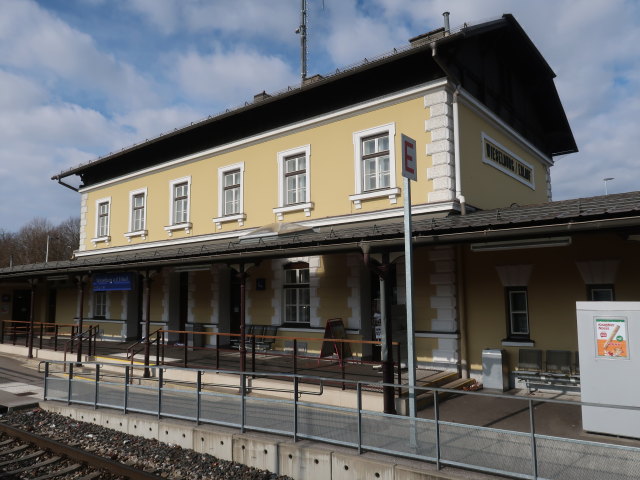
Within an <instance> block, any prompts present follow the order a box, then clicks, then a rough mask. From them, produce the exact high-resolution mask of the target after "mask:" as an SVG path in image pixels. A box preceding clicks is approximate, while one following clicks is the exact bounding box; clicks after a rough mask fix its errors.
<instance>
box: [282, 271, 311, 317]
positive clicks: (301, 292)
mask: <svg viewBox="0 0 640 480" xmlns="http://www.w3.org/2000/svg"><path fill="white" fill-rule="evenodd" d="M283 287H284V323H285V324H290V325H298V326H308V325H309V323H310V322H311V318H310V294H309V264H308V263H304V262H299V263H291V264H288V265H285V267H284V286H283Z"/></svg>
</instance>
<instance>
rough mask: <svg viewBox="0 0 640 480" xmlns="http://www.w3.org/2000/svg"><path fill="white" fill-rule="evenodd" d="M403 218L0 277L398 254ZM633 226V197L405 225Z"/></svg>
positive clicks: (89, 259) (476, 234) (547, 230)
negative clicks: (368, 252) (383, 250)
mask: <svg viewBox="0 0 640 480" xmlns="http://www.w3.org/2000/svg"><path fill="white" fill-rule="evenodd" d="M403 228H404V226H403V219H402V218H395V219H387V220H381V221H376V222H373V221H368V222H359V223H350V224H344V225H336V226H333V227H331V226H329V227H320V228H315V229H313V230H306V231H305V230H303V231H298V232H293V233H290V234H286V235H271V236H263V237H256V236H252V235H246V236H245V237H237V238H233V239H225V240H209V241H203V242H200V243H193V244H189V245H181V246H175V247H174V246H169V247H167V246H163V247H153V246H152V245H151V246H150V247H149V248H146V249H141V250H136V251H128V252H120V253H106V254H104V255H99V254H97V255H90V256H84V257H80V258H78V259H76V260H69V261H61V262H49V263H47V264H44V263H39V264H30V265H18V266H14V267H12V268H4V269H0V279H2V278H4V279H10V278H14V277H27V276H33V275H47V274H48V275H53V274H60V273H66V272H74V271H88V270H105V269H114V268H120V269H123V268H144V267H147V266H158V265H163V264H164V265H177V264H189V263H198V262H200V263H202V262H215V261H224V262H234V261H235V262H238V261H240V259H241V258H242V260H243V261H249V260H251V259H252V258H260V257H262V258H265V257H283V256H290V255H300V254H307V255H309V254H320V253H323V252H325V253H328V252H332V251H356V250H357V249H358V248H359V247H358V245H359V243H360V242H370V244H371V246H372V248H374V249H375V248H378V247H382V246H384V247H392V248H396V249H397V248H402V242H403V235H404V231H403ZM621 228H636V229H637V228H640V192H630V193H621V194H616V195H607V196H601V197H590V198H579V199H572V200H563V201H559V202H549V203H542V204H537V205H524V206H519V205H513V206H511V207H509V208H499V209H495V210H482V211H477V212H473V213H469V214H467V215H458V214H453V215H448V216H445V217H434V216H422V217H416V218H414V220H413V225H412V230H413V235H414V238H415V240H416V243H417V244H426V243H439V244H447V243H454V242H474V241H481V240H499V239H504V238H512V239H516V238H528V237H535V236H543V235H549V234H561V233H564V234H570V233H575V232H589V231H601V230H610V229H621Z"/></svg>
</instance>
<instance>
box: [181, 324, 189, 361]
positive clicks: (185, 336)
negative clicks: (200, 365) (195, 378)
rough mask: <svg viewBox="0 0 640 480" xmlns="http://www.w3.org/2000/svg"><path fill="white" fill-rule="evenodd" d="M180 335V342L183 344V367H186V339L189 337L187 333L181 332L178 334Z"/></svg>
mask: <svg viewBox="0 0 640 480" xmlns="http://www.w3.org/2000/svg"><path fill="white" fill-rule="evenodd" d="M180 335H181V336H182V344H183V345H184V347H183V348H184V368H187V364H188V358H187V355H188V348H187V340H188V339H189V337H187V333H186V332H184V333H181V334H180Z"/></svg>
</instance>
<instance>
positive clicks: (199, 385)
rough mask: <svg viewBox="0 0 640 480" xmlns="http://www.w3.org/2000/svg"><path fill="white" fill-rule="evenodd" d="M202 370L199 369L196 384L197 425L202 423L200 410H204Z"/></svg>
mask: <svg viewBox="0 0 640 480" xmlns="http://www.w3.org/2000/svg"><path fill="white" fill-rule="evenodd" d="M201 394H202V371H201V370H198V377H197V384H196V425H200V412H201V411H202V395H201Z"/></svg>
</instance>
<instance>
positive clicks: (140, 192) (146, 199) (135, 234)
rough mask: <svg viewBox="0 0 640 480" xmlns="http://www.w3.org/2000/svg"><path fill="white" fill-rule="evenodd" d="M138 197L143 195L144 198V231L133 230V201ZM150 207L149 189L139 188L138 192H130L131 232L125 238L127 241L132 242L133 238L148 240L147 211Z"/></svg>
mask: <svg viewBox="0 0 640 480" xmlns="http://www.w3.org/2000/svg"><path fill="white" fill-rule="evenodd" d="M138 195H142V196H143V198H144V209H143V214H142V224H143V228H142V229H138V230H134V228H133V226H134V225H133V199H134V198H135V197H136V196H138ZM148 206H149V195H148V193H147V189H146V188H139V189H137V190H132V191H130V192H129V231H128V232H127V233H125V234H124V236H125V237H127V240H128V241H129V242H131V239H132V238H133V237H142V239H143V240H144V239H145V238H147V234H148V230H147V209H148Z"/></svg>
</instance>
